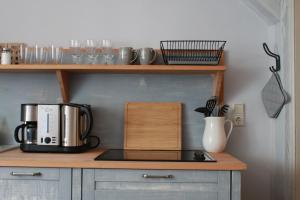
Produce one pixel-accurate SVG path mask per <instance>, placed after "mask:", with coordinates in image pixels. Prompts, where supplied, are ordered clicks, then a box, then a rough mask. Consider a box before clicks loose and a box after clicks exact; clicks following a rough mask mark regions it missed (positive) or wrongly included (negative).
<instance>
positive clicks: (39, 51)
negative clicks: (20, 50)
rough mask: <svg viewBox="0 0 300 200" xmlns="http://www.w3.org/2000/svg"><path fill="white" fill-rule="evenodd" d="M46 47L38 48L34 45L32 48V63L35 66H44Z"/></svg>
mask: <svg viewBox="0 0 300 200" xmlns="http://www.w3.org/2000/svg"><path fill="white" fill-rule="evenodd" d="M47 52H48V49H47V47H39V46H38V45H35V47H34V63H35V64H45V63H46V60H47Z"/></svg>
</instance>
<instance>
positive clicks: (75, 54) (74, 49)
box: [70, 40, 82, 64]
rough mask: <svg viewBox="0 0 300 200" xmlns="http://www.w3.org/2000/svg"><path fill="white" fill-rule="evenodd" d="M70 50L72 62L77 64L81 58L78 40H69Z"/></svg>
mask: <svg viewBox="0 0 300 200" xmlns="http://www.w3.org/2000/svg"><path fill="white" fill-rule="evenodd" d="M70 50H71V55H72V60H73V63H75V64H79V63H80V60H81V56H82V55H81V44H80V41H79V40H70Z"/></svg>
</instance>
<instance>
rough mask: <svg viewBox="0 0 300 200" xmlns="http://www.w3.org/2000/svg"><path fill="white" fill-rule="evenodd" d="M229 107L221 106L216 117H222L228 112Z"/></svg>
mask: <svg viewBox="0 0 300 200" xmlns="http://www.w3.org/2000/svg"><path fill="white" fill-rule="evenodd" d="M228 109H229V105H226V104H225V105H223V106H222V107H221V108H220V109H219V110H218V116H219V117H224V115H225V114H226V113H227V112H228Z"/></svg>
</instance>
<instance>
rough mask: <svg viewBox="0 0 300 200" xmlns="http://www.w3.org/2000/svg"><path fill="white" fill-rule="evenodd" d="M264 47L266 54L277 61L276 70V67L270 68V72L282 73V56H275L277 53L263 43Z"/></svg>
mask: <svg viewBox="0 0 300 200" xmlns="http://www.w3.org/2000/svg"><path fill="white" fill-rule="evenodd" d="M263 47H264V50H265V52H266V54H268V55H269V56H271V57H273V58H275V60H276V68H274V66H272V67H269V69H270V71H271V72H278V71H280V56H279V55H278V54H275V53H273V52H271V51H270V49H269V47H268V45H267V43H263Z"/></svg>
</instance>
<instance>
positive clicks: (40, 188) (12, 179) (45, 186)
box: [0, 167, 72, 200]
mask: <svg viewBox="0 0 300 200" xmlns="http://www.w3.org/2000/svg"><path fill="white" fill-rule="evenodd" d="M71 172H72V170H71V169H58V168H6V167H5V168H0V196H1V198H0V199H2V198H3V199H5V200H15V199H32V200H35V199H36V200H61V199H66V200H71V195H72V189H71V187H72V183H71V181H72V177H71Z"/></svg>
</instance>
